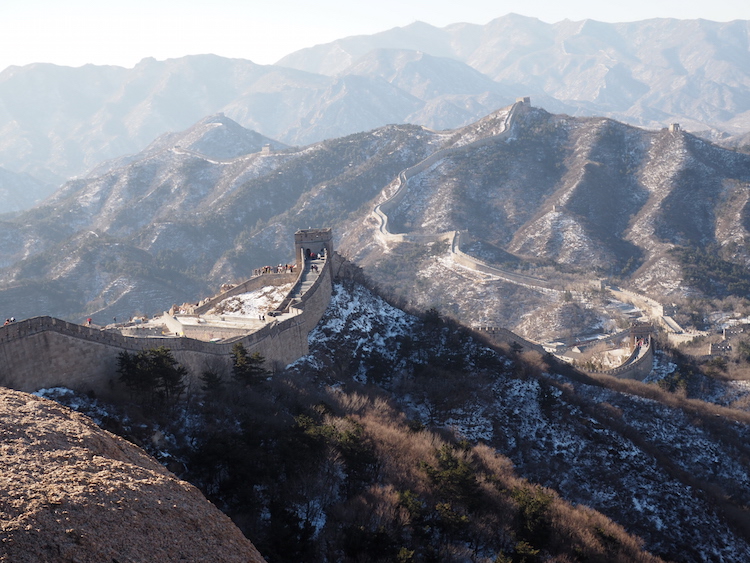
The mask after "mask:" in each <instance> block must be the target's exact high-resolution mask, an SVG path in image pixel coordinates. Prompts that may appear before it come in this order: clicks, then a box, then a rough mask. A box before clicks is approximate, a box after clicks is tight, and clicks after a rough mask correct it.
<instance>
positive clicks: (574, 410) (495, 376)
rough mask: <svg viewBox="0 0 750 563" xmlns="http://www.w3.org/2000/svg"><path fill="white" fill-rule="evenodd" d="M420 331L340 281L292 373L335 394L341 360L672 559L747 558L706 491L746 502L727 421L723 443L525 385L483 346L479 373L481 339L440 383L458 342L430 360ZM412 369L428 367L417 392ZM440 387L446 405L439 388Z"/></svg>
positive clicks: (587, 398)
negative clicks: (317, 380)
mask: <svg viewBox="0 0 750 563" xmlns="http://www.w3.org/2000/svg"><path fill="white" fill-rule="evenodd" d="M422 326H424V325H423V323H422V322H421V321H419V319H417V318H416V317H411V316H408V315H406V314H404V313H403V312H402V311H400V310H398V309H395V308H393V307H391V306H390V305H388V304H387V303H385V302H384V301H383V300H382V299H380V298H378V297H376V296H374V295H372V294H371V293H370V292H368V291H366V290H365V289H363V288H361V287H359V286H348V285H346V286H345V285H342V284H337V285H336V286H335V288H334V297H333V299H332V301H331V305H330V307H329V308H328V310H327V312H326V314H325V316H324V318H323V319H322V321H321V323H320V324H319V325H318V327H317V328H316V329H315V330H314V331H313V332H312V333H311V334H310V338H309V343H310V355H308V356H306V357H304V358H302V359H300V360H299V361H298V362H296V363H295V364H293V365H292V366H290V367H291V368H292V369H293V370H301V371H307V370H312V371H313V372H317V373H319V374H320V375H321V376H322V377H323V380H324V381H327V382H328V383H329V384H334V385H339V384H340V383H341V382H342V379H340V378H339V377H338V375H339V374H341V373H343V372H342V371H341V362H342V360H343V359H345V360H346V362H348V363H347V365H348V366H350V367H352V366H353V367H354V369H355V371H356V373H357V376H356V379H358V380H359V381H360V382H363V383H364V382H367V383H379V384H380V385H381V386H383V387H384V388H386V389H388V390H390V391H391V392H392V393H393V396H394V399H395V400H396V401H398V402H399V403H400V404H401V405H402V408H403V409H404V410H405V412H406V413H407V415H408V416H410V417H412V418H415V419H416V420H418V421H419V422H422V423H424V424H431V425H433V426H438V427H443V428H445V429H447V430H452V431H453V432H454V433H456V435H457V436H458V437H460V438H465V439H467V440H469V441H470V442H485V443H487V444H488V445H490V446H491V447H493V448H495V449H496V450H497V451H498V452H499V453H502V454H503V455H506V456H508V457H509V458H510V459H511V460H512V461H513V463H514V465H515V467H516V469H517V471H518V472H519V473H520V474H521V475H523V476H525V477H527V478H528V479H529V480H531V481H534V482H539V483H541V484H543V485H545V486H549V487H552V488H554V489H556V490H557V491H558V492H560V494H561V495H563V496H564V497H565V498H567V499H568V500H570V501H572V502H574V503H580V504H586V505H588V506H591V507H592V508H594V509H596V510H599V511H601V512H603V513H605V514H607V515H608V516H610V517H611V518H613V519H615V520H616V521H618V522H620V523H621V524H623V525H624V526H625V527H626V529H627V530H628V531H629V532H631V533H635V534H637V535H639V536H641V537H642V538H643V539H644V540H645V542H646V548H647V549H649V550H650V551H652V552H654V553H658V554H662V555H663V556H665V557H666V558H667V559H670V560H679V561H694V562H698V561H707V560H712V561H743V560H750V545H749V544H748V542H747V540H746V539H745V538H744V537H743V536H742V534H741V533H739V532H738V531H737V530H736V529H733V528H732V526H731V525H729V524H728V523H727V521H726V520H725V519H724V517H723V516H722V513H721V511H720V510H719V509H717V508H716V507H715V506H714V505H713V504H712V501H711V500H710V497H708V498H707V497H706V495H705V494H704V492H703V491H702V490H701V488H702V487H706V483H714V484H715V485H716V486H717V487H720V488H721V489H722V490H724V491H732V494H733V495H734V496H735V497H736V498H737V499H738V502H740V503H744V502H746V500H745V499H746V498H747V499H749V500H750V474H749V473H748V469H747V466H746V463H745V462H744V460H743V458H742V455H743V454H742V453H740V452H738V451H737V450H736V449H735V447H734V446H733V443H745V442H746V441H748V440H749V439H750V435H748V434H749V433H750V429H748V428H747V427H745V426H744V425H740V424H734V425H731V423H727V424H726V425H725V426H722V428H727V429H726V430H725V432H726V433H725V434H724V435H722V436H718V435H717V434H716V432H717V430H716V429H714V428H713V427H712V426H710V425H708V424H704V423H701V422H700V421H698V420H697V419H696V418H695V416H694V415H692V414H690V413H688V412H685V411H683V410H681V409H678V408H674V407H670V406H666V405H664V404H662V403H659V402H657V401H653V400H648V399H643V398H640V397H636V396H632V395H628V394H625V393H621V392H617V391H613V390H610V389H607V388H604V387H600V386H593V385H589V384H584V383H581V382H579V381H576V380H571V379H569V378H567V377H565V376H563V375H559V374H554V373H551V374H544V375H542V376H541V377H529V376H527V375H524V372H525V369H526V368H524V367H523V366H522V365H521V366H516V365H515V362H514V361H512V358H510V359H509V358H503V357H502V356H497V354H496V353H495V352H490V351H489V350H488V349H486V348H484V349H483V350H484V351H483V352H482V353H483V354H485V355H484V357H485V358H488V357H489V356H488V355H487V354H492V355H495V356H496V361H495V363H489V364H487V365H492V366H495V367H494V368H491V369H490V370H489V371H487V369H479V368H478V367H477V366H478V365H480V363H478V362H477V361H476V358H477V357H479V356H480V354H478V351H480V350H482V346H481V345H480V344H478V343H477V342H476V341H474V342H473V343H468V342H462V343H461V346H460V347H461V350H462V352H460V353H459V354H460V356H461V357H460V358H459V359H458V365H459V366H461V367H459V368H457V369H459V370H460V371H459V373H460V375H459V374H454V375H450V374H443V373H442V372H440V371H436V368H434V367H430V366H432V365H434V363H431V362H435V361H436V358H438V357H441V358H442V357H444V356H443V355H444V354H445V352H446V343H447V342H448V341H449V340H450V338H451V337H452V336H451V334H450V330H451V329H449V328H447V325H440V326H442V327H443V328H441V329H440V331H441V334H442V335H443V340H440V341H438V342H436V343H435V342H433V345H434V348H432V349H430V351H429V352H428V355H429V356H431V357H432V360H429V359H428V360H425V358H424V357H423V356H420V353H419V352H417V351H416V348H414V347H412V348H410V349H406V348H404V346H403V343H404V342H406V341H409V340H411V341H412V342H421V343H422V344H421V345H422V346H424V345H425V344H424V343H425V342H427V340H429V337H427V336H425V334H424V333H420V330H423V329H420V327H422ZM425 339H427V340H425ZM418 347H419V346H417V348H418ZM423 352H424V349H423V350H422V353H423ZM378 358H384V359H385V360H386V361H385V363H377V362H376V360H377V359H378ZM441 361H442V360H441ZM660 362H661V363H664V364H666V363H668V362H666V360H664V359H661V360H660ZM482 363H484V362H482ZM373 365H376V366H380V369H384V370H386V371H390V372H391V373H394V374H398V373H399V366H400V368H401V369H402V371H401V372H400V373H401V375H400V376H392V377H385V378H383V377H382V374H381V375H378V373H377V370H373V369H372V366H373ZM408 365H411V366H412V368H414V366H416V365H422V366H426V367H425V368H423V370H422V371H424V369H426V370H427V372H426V373H427V375H426V376H419V377H426V379H423V380H422V381H423V382H422V383H421V384H418V383H417V381H419V378H417V379H415V377H416V376H415V375H408V373H412V374H413V373H415V372H409V370H407V369H405V368H406V366H408ZM357 366H358V367H357ZM668 369H669V368H668V366H667V365H665V366H664V371H668ZM418 371H419V370H418ZM430 374H431V375H430ZM446 377H447V378H449V379H445V378H446ZM454 377H455V378H456V379H455V380H452V378H454ZM420 385H424V386H426V387H424V388H423V387H420ZM441 388H444V389H446V391H445V393H447V395H446V396H442V397H441V395H440V392H439V391H436V390H439V389H441ZM709 486H713V485H709Z"/></svg>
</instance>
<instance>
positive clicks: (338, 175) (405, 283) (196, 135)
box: [0, 104, 750, 340]
mask: <svg viewBox="0 0 750 563" xmlns="http://www.w3.org/2000/svg"><path fill="white" fill-rule="evenodd" d="M223 129H226V130H227V131H228V132H227V133H226V134H224V133H221V134H220V133H219V132H220V131H222V130H223ZM239 138H248V139H257V140H258V143H263V142H264V141H265V140H266V139H265V138H258V137H256V136H255V135H254V134H252V133H250V132H242V130H241V128H239V126H237V125H236V124H232V123H230V122H229V120H228V118H226V117H215V118H211V119H208V120H203V121H201V122H199V123H198V124H196V125H195V126H194V127H193V128H191V129H188V130H186V131H184V132H182V133H180V134H175V135H172V136H168V137H163V138H160V139H159V140H157V141H156V142H155V143H154V145H152V147H150V148H148V149H146V150H145V151H144V152H143V153H142V154H140V155H137V156H135V157H133V158H129V159H127V160H125V161H122V162H121V164H122V166H119V167H118V166H117V165H116V164H117V163H113V164H111V165H108V166H105V167H103V168H102V172H101V175H91V176H90V177H88V178H81V179H78V180H75V181H71V182H69V183H68V184H66V185H65V186H64V187H63V188H62V189H61V190H59V191H58V192H57V193H56V194H55V195H54V196H53V197H51V198H50V199H48V200H47V201H45V202H44V203H43V204H42V205H40V206H38V207H36V208H35V209H33V210H30V211H28V212H26V213H23V214H20V215H19V216H18V217H15V218H13V219H8V220H6V221H5V222H4V223H2V224H1V225H0V240H2V241H3V244H2V245H0V267H2V270H0V305H1V306H2V309H4V310H8V311H9V313H8V314H12V315H13V316H16V317H19V318H22V317H25V316H32V315H38V314H53V315H57V316H62V317H65V318H72V319H80V318H86V317H90V316H92V315H93V316H94V318H95V319H98V320H97V321H96V322H107V321H108V319H109V318H111V317H112V316H117V317H126V318H127V317H128V316H132V315H134V314H136V313H151V312H156V311H160V310H163V308H165V307H167V306H168V305H171V304H172V303H175V302H177V303H182V302H185V301H195V300H197V299H199V298H201V297H204V296H205V295H207V294H209V293H210V292H212V291H213V290H214V288H216V287H218V286H219V285H220V284H221V283H224V282H227V281H233V280H234V281H237V280H240V279H243V278H246V277H249V275H250V274H251V272H252V270H253V268H256V267H258V266H261V265H264V264H272V263H278V262H279V261H282V262H284V261H290V260H291V259H292V258H291V256H290V255H289V252H290V250H289V249H290V242H289V241H291V240H292V236H293V233H294V231H296V230H297V229H299V228H307V227H309V226H311V225H331V226H333V227H334V230H335V233H336V237H337V242H336V246H337V248H339V249H340V250H341V251H342V252H343V253H344V254H345V255H347V256H348V257H350V258H351V259H353V260H354V261H356V262H357V263H359V264H360V265H361V266H362V267H363V268H364V270H365V273H366V274H367V275H368V276H370V277H371V278H372V279H373V280H374V281H376V282H377V283H379V284H381V285H382V288H383V290H384V291H389V292H391V293H392V294H393V295H398V296H400V298H402V299H406V300H408V301H409V302H411V303H413V304H415V305H417V306H419V307H422V308H429V307H433V306H434V307H437V308H438V309H439V310H441V311H443V312H445V313H447V314H450V315H453V316H455V317H456V318H461V319H463V320H464V322H465V323H466V324H469V325H472V326H480V325H492V326H504V327H508V328H511V329H514V330H517V331H519V332H521V333H522V334H524V335H526V336H528V337H531V338H533V339H536V340H541V339H545V338H554V337H556V336H559V335H560V334H564V333H566V331H569V330H574V329H575V330H582V331H587V330H591V331H594V330H601V329H603V328H607V327H609V328H610V329H611V328H613V327H614V325H615V324H616V323H617V322H620V321H618V317H617V316H616V315H615V316H614V317H613V316H612V315H613V314H614V313H612V312H611V311H610V312H609V313H605V312H602V311H601V310H600V309H601V307H600V305H597V304H596V303H595V302H598V300H601V299H600V298H601V296H599V297H597V295H599V294H594V293H592V290H591V287H592V286H591V283H590V282H591V281H592V279H600V278H605V279H609V280H613V281H614V282H615V283H618V284H622V285H629V286H630V287H631V288H633V289H636V290H638V291H642V292H645V293H647V294H648V295H651V296H653V297H655V298H659V299H662V300H666V301H669V300H671V301H675V300H680V299H683V300H684V299H687V298H690V297H696V296H700V295H703V296H711V297H720V298H721V297H727V296H729V295H739V296H744V295H745V294H746V290H747V288H746V287H745V285H746V284H744V282H743V279H746V277H747V268H748V267H749V266H750V254H749V253H748V250H747V248H746V245H745V244H744V242H743V241H744V240H745V238H746V237H747V236H748V227H749V225H748V223H747V220H746V215H747V210H746V208H747V206H748V201H747V186H748V185H749V184H750V156H748V155H746V154H743V153H740V152H735V151H732V150H728V149H723V148H720V147H718V146H716V145H713V144H711V143H709V142H707V141H705V140H702V139H700V138H698V137H695V136H693V135H690V134H689V133H685V132H683V131H680V130H674V131H671V130H667V129H664V130H661V131H648V130H644V129H639V128H636V127H633V126H630V125H625V124H622V123H618V122H616V121H613V120H609V119H606V118H572V117H568V116H563V115H554V114H550V113H548V112H546V111H544V110H542V109H539V108H535V107H531V106H529V105H528V104H519V105H516V106H514V107H513V108H510V107H508V108H504V109H503V110H499V111H497V112H495V113H492V114H490V115H488V116H486V117H485V118H483V119H481V120H479V121H477V122H475V123H473V124H471V125H468V126H466V127H463V128H460V129H456V130H448V131H441V132H435V131H431V130H428V129H425V128H420V127H416V126H403V125H398V126H388V127H383V128H379V129H374V130H372V131H370V132H368V133H360V134H357V135H351V136H347V137H342V138H338V139H332V140H329V141H325V142H321V143H316V144H313V145H310V146H307V147H299V148H286V149H282V150H274V151H270V152H267V153H266V152H250V153H248V154H244V155H240V156H236V157H234V158H216V157H215V156H207V155H204V154H203V153H201V152H199V151H197V150H193V149H196V148H203V149H205V150H207V151H208V150H210V151H212V154H213V155H227V154H233V153H231V152H227V151H232V150H235V148H236V147H237V143H238V141H237V139H239ZM217 143H218V144H217ZM221 143H226V146H225V147H224V148H221V147H222V144H221ZM187 147H192V148H190V149H188V148H187ZM248 147H249V148H250V149H252V150H254V149H255V148H256V147H257V145H252V144H249V145H248ZM428 157H429V158H430V160H427V161H425V164H420V163H421V162H422V161H424V159H426V158H428ZM417 165H419V166H418V168H416V169H415V170H417V172H415V173H411V172H410V179H409V181H408V184H407V185H406V187H405V188H404V189H403V190H401V191H400V192H399V197H398V198H397V200H398V201H397V203H393V204H390V207H389V208H388V211H387V214H388V229H389V230H390V232H391V233H395V235H389V236H395V237H396V239H398V240H397V241H396V242H389V240H390V239H388V240H384V239H383V236H382V233H381V227H379V224H378V222H377V220H376V219H375V215H373V210H374V208H375V206H376V205H377V204H378V203H382V202H384V201H386V200H387V198H389V197H391V196H392V195H393V194H394V193H395V192H394V190H395V188H396V186H397V185H398V183H397V178H398V177H399V174H400V173H401V172H402V171H403V170H406V169H409V168H410V167H413V166H417ZM394 201H396V200H394ZM730 210H733V211H732V212H730ZM454 231H461V247H460V249H459V250H460V251H461V252H463V253H464V255H466V254H465V253H468V255H471V256H473V257H474V258H471V259H472V260H475V259H478V260H481V261H484V263H488V264H494V265H495V266H496V267H499V268H501V270H493V271H492V272H489V273H488V272H484V273H483V272H482V271H479V270H477V269H467V268H466V267H465V264H464V265H462V263H460V258H456V256H457V254H456V253H455V249H452V247H451V245H450V244H448V243H446V240H447V238H446V237H448V236H453V235H452V233H453V232H454ZM696 252H697V253H698V255H699V258H700V259H698V258H696V255H695V253H696ZM712 260H713V262H711V261H712ZM464 262H465V260H464ZM493 272H494V273H493ZM498 272H500V273H499V274H498ZM519 276H520V277H519ZM524 276H525V277H524ZM586 288H588V289H586ZM571 290H572V291H574V292H575V295H576V296H577V297H576V298H575V300H574V301H575V302H570V300H569V298H570V296H569V295H567V294H566V291H568V292H570V291H571ZM52 296H54V297H52ZM566 299H568V300H567V301H566ZM593 310H597V311H598V312H597V313H596V314H594V313H593V312H592V311H593ZM541 311H545V313H544V314H540V312H541ZM563 311H565V312H564V313H563ZM545 315H548V317H546V318H549V319H553V318H554V319H557V320H555V321H554V322H548V323H547V324H546V325H545V324H544V323H541V324H540V322H539V319H542V318H545Z"/></svg>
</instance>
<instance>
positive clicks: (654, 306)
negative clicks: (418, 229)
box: [371, 101, 663, 377]
mask: <svg viewBox="0 0 750 563" xmlns="http://www.w3.org/2000/svg"><path fill="white" fill-rule="evenodd" d="M523 106H524V102H520V101H519V102H516V103H515V104H513V105H512V106H511V108H510V110H509V111H508V113H507V115H506V116H505V120H504V123H503V129H502V131H500V132H499V133H497V134H494V135H489V136H487V137H483V138H481V139H477V140H475V141H471V142H469V143H466V144H464V145H461V146H452V147H448V148H444V149H440V150H438V151H436V152H434V153H432V154H431V155H430V156H428V157H427V158H425V159H424V160H422V161H421V162H419V163H418V164H415V165H414V166H411V167H409V168H406V169H404V170H402V171H401V172H399V174H398V177H397V178H396V179H395V180H394V181H393V182H391V183H390V184H389V185H388V186H387V187H386V188H385V190H384V192H385V191H390V190H392V189H394V188H395V191H394V192H393V193H392V194H391V195H390V196H388V197H387V198H386V199H384V200H383V201H382V202H380V203H378V204H377V205H376V206H375V207H374V208H373V210H372V213H371V214H372V216H373V217H374V218H375V220H376V221H377V238H378V239H379V240H380V242H381V244H383V245H384V246H385V247H386V248H390V247H391V245H392V244H394V243H395V244H398V243H402V242H416V243H422V244H426V243H431V242H437V241H448V242H449V243H450V244H449V253H450V257H451V259H452V261H453V262H454V263H455V264H457V265H459V266H462V267H464V268H468V269H470V270H473V271H475V272H479V273H483V274H489V275H492V276H494V277H496V278H499V279H501V280H503V281H505V282H508V283H512V284H516V285H519V286H523V287H525V288H528V289H532V290H535V291H539V292H541V293H547V294H553V295H560V294H562V293H564V291H565V290H563V289H560V288H559V284H555V283H552V282H550V281H548V280H544V279H541V278H537V277H533V276H526V275H523V274H518V273H516V272H511V271H508V270H504V269H502V268H498V267H497V266H494V265H491V264H488V263H486V262H484V261H483V260H480V259H478V258H475V257H473V256H470V255H469V254H466V253H465V252H463V251H462V250H461V231H457V230H453V231H444V232H441V233H434V234H416V233H392V232H391V231H390V230H389V228H388V213H390V212H392V211H393V210H395V209H396V208H397V207H398V206H399V205H400V204H401V202H402V201H403V199H404V197H405V196H406V193H407V190H408V187H409V179H410V178H413V177H414V176H416V175H417V174H420V173H421V172H423V171H425V170H427V169H428V168H430V167H431V166H433V165H435V164H436V163H438V162H439V161H441V160H442V159H444V158H446V157H448V156H452V155H456V154H461V153H464V152H469V151H471V150H473V149H475V148H477V147H481V146H484V145H487V144H490V143H493V142H497V141H499V140H505V139H509V138H510V136H511V134H512V132H513V125H514V120H515V119H516V117H517V115H518V113H519V111H521V108H522V107H523ZM459 142H460V141H459ZM614 290H616V291H618V294H622V295H621V297H625V296H626V295H625V294H627V296H626V297H629V298H630V299H628V301H631V302H632V301H633V300H634V301H636V302H639V303H641V304H644V303H645V304H647V305H648V306H647V307H645V309H644V310H645V312H647V314H648V316H649V317H650V318H651V319H652V320H655V321H657V322H658V321H660V320H661V318H662V314H663V313H662V312H661V311H660V309H661V307H660V306H659V304H658V303H656V302H655V301H654V300H652V299H650V298H648V297H646V296H645V295H639V294H636V293H634V292H631V291H627V292H623V291H621V290H619V288H614ZM488 332H492V333H493V334H496V335H500V336H501V338H502V339H503V340H507V341H508V342H515V343H516V344H521V345H525V346H526V347H530V348H532V349H537V350H542V348H541V345H540V344H539V343H537V342H533V341H529V340H526V339H523V338H522V337H520V336H519V335H517V334H515V333H513V332H512V331H509V330H507V329H497V328H493V329H489V330H488ZM652 356H653V347H652V345H651V342H650V340H649V342H648V343H647V344H645V345H644V346H639V347H638V348H637V349H636V350H635V351H634V353H633V354H632V355H631V357H630V358H628V359H627V360H626V361H625V362H624V363H623V364H622V365H621V366H618V367H617V368H614V369H611V370H606V371H604V372H602V373H607V374H611V375H618V376H620V377H628V376H629V374H630V372H634V371H636V370H640V371H642V369H643V368H642V365H643V364H644V363H645V362H647V361H649V359H650V358H651V357H652Z"/></svg>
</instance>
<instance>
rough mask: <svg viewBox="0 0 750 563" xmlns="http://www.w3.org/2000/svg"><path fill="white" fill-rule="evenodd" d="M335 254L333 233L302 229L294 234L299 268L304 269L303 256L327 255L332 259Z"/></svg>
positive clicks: (329, 230) (295, 253)
mask: <svg viewBox="0 0 750 563" xmlns="http://www.w3.org/2000/svg"><path fill="white" fill-rule="evenodd" d="M332 252H333V232H332V231H331V229H330V228H328V229H300V230H299V231H297V232H296V233H294V256H295V258H296V260H297V267H298V268H302V255H303V253H304V255H305V256H310V254H311V253H313V254H321V253H325V255H326V258H330V256H331V254H332Z"/></svg>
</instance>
